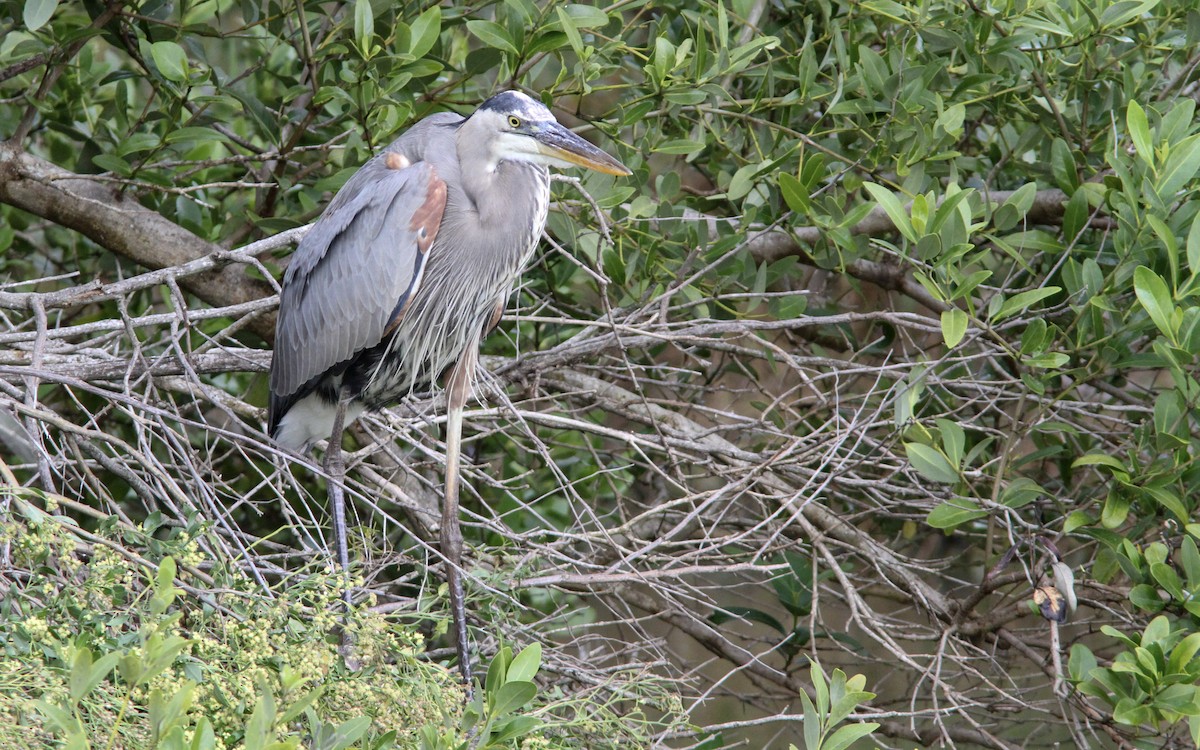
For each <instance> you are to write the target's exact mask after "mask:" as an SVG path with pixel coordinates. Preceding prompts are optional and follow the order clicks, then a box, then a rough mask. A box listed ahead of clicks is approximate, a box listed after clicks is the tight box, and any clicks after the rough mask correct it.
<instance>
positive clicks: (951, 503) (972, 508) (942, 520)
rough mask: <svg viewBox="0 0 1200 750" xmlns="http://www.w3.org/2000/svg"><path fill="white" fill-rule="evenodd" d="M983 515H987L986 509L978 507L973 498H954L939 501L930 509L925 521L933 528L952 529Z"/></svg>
mask: <svg viewBox="0 0 1200 750" xmlns="http://www.w3.org/2000/svg"><path fill="white" fill-rule="evenodd" d="M985 517H987V511H986V510H983V509H982V508H980V507H979V504H978V503H976V502H975V501H974V500H968V499H966V498H955V499H953V500H948V501H946V502H944V503H940V504H939V505H938V506H937V507H935V508H934V509H933V510H931V511H930V512H929V516H928V517H927V518H926V519H925V522H926V523H928V524H929V525H930V526H932V527H933V528H935V529H953V528H955V527H957V526H961V525H962V524H964V523H969V522H970V521H975V520H977V519H980V518H985Z"/></svg>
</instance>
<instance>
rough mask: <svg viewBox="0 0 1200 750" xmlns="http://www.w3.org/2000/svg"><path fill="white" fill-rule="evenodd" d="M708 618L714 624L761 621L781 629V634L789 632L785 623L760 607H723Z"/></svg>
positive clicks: (778, 629) (774, 628) (773, 628)
mask: <svg viewBox="0 0 1200 750" xmlns="http://www.w3.org/2000/svg"><path fill="white" fill-rule="evenodd" d="M776 589H777V590H778V587H776ZM784 606H785V607H787V604H786V603H785V605H784ZM708 620H709V622H711V623H712V624H713V625H721V624H722V623H726V622H729V621H730V620H746V621H747V622H757V623H761V624H763V625H766V626H767V627H769V628H771V629H772V630H777V631H779V632H780V633H781V634H783V633H787V629H786V628H784V627H783V623H781V622H780V621H779V620H777V619H775V618H774V617H773V616H771V615H770V614H769V613H767V612H763V611H762V610H760V609H754V608H752V607H732V606H731V607H722V608H721V609H719V610H717V611H715V612H713V613H712V614H711V615H710V616H709V618H708Z"/></svg>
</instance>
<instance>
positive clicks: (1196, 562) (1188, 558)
mask: <svg viewBox="0 0 1200 750" xmlns="http://www.w3.org/2000/svg"><path fill="white" fill-rule="evenodd" d="M1179 557H1180V560H1179V561H1180V563H1181V564H1182V565H1183V574H1184V575H1185V576H1187V581H1188V587H1189V588H1193V589H1194V588H1196V587H1197V586H1200V549H1197V548H1196V541H1195V540H1194V539H1192V538H1191V537H1190V536H1185V537H1184V538H1183V542H1182V543H1180V545H1179Z"/></svg>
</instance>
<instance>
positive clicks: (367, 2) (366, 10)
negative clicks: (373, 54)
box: [354, 0, 375, 53]
mask: <svg viewBox="0 0 1200 750" xmlns="http://www.w3.org/2000/svg"><path fill="white" fill-rule="evenodd" d="M374 37H375V10H374V9H373V8H372V7H371V0H354V39H355V41H357V42H358V48H359V49H360V50H362V51H363V52H364V53H366V51H367V50H368V49H370V44H371V41H372V39H373V38H374Z"/></svg>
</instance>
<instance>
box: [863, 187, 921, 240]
mask: <svg viewBox="0 0 1200 750" xmlns="http://www.w3.org/2000/svg"><path fill="white" fill-rule="evenodd" d="M863 187H864V188H866V190H867V192H868V193H870V194H871V198H872V199H874V201H875V202H876V203H878V204H879V207H880V208H881V209H883V212H884V213H885V214H887V217H888V218H889V219H890V220H891V222H892V225H893V226H895V227H896V231H898V232H900V234H902V235H903V236H904V238H905V239H907V240H908V241H909V242H914V243H915V242H916V241H917V240H918V239H919V238H918V237H917V234H916V232H915V231H914V230H913V226H912V222H911V221H910V220H909V217H908V212H907V211H905V210H904V205H903V204H901V203H900V200H899V199H898V198H896V196H895V195H894V194H892V191H890V190H888V189H887V188H885V187H883V186H882V185H876V184H875V183H873V182H864V183H863Z"/></svg>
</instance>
